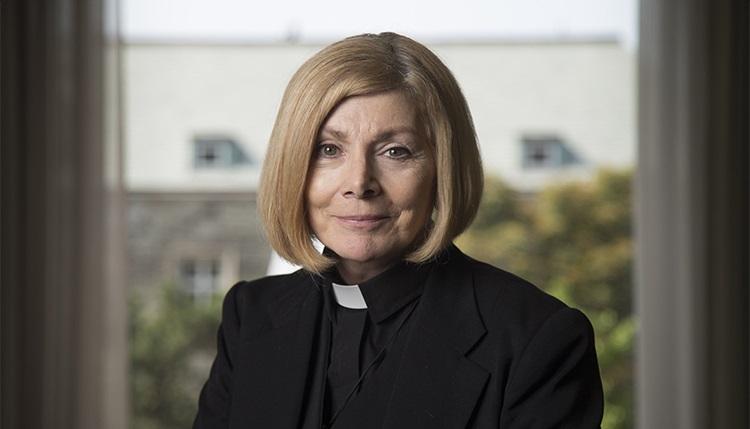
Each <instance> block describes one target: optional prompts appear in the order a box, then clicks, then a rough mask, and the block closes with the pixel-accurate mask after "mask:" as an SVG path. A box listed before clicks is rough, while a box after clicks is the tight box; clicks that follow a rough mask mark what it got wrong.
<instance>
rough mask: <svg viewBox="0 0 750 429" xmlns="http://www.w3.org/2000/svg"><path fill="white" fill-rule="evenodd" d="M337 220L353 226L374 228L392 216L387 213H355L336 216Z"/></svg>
mask: <svg viewBox="0 0 750 429" xmlns="http://www.w3.org/2000/svg"><path fill="white" fill-rule="evenodd" d="M334 217H335V218H336V220H338V221H339V222H340V223H342V224H344V225H346V226H349V227H353V228H363V229H369V228H374V227H377V226H380V225H381V224H382V223H384V222H385V221H386V220H387V219H389V218H390V216H387V215H377V214H373V215H353V216H334Z"/></svg>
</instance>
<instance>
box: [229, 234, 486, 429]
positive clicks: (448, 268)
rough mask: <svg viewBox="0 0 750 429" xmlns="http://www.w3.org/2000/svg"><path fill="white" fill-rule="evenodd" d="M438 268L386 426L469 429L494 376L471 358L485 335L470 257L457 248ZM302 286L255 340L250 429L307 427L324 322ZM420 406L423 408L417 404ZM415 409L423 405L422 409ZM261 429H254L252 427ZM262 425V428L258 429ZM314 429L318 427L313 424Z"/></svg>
mask: <svg viewBox="0 0 750 429" xmlns="http://www.w3.org/2000/svg"><path fill="white" fill-rule="evenodd" d="M446 252H447V254H446V255H444V256H445V257H443V258H440V259H439V260H438V261H436V262H434V263H433V265H434V267H433V270H432V272H431V273H430V274H429V276H428V278H427V280H426V284H425V289H424V292H423V295H422V297H421V299H420V303H419V307H418V308H417V310H416V313H415V314H414V316H413V317H414V318H415V319H416V320H415V322H416V324H415V325H414V328H413V329H414V331H413V332H412V334H411V335H410V337H409V342H408V343H407V345H406V348H405V351H404V355H403V360H402V363H401V369H400V372H399V376H398V377H397V380H396V382H395V385H394V387H393V389H394V390H393V395H392V396H391V399H390V401H389V404H388V407H387V410H388V411H387V414H386V416H385V419H384V425H383V427H384V428H388V427H409V428H421V427H425V428H427V427H435V425H436V423H437V422H439V424H438V426H442V427H465V425H466V424H467V422H468V420H469V419H470V417H471V414H472V411H473V409H474V406H475V405H476V402H477V400H478V399H479V398H480V396H481V394H482V392H483V390H484V386H485V385H486V383H487V379H488V377H489V372H488V371H487V370H485V369H484V368H482V367H481V366H480V365H479V364H477V363H475V362H473V361H471V360H470V359H468V358H467V357H466V354H467V353H468V352H469V351H470V350H471V349H472V347H473V346H474V345H475V344H476V343H477V342H478V341H479V340H480V339H481V338H482V337H483V336H484V334H485V333H486V329H485V325H484V323H483V322H482V319H481V316H480V314H479V310H478V307H477V302H476V297H475V292H474V284H473V278H472V274H471V270H470V269H469V267H468V262H469V261H468V258H467V257H466V256H465V255H464V254H463V253H462V252H461V251H460V250H458V248H456V247H455V246H451V247H450V248H449V249H448V250H447V251H446ZM289 280H290V281H294V282H297V283H299V284H300V286H303V287H288V288H284V290H285V292H284V293H282V294H279V295H278V296H277V298H276V300H274V301H273V302H272V303H271V304H269V308H267V309H266V310H267V312H265V313H266V314H267V315H268V319H267V320H268V321H269V322H270V323H269V325H270V326H267V327H266V329H260V331H264V332H259V331H256V332H257V335H256V336H255V337H254V338H249V339H248V341H250V342H252V343H253V344H252V350H253V351H254V353H253V362H243V366H244V367H246V368H248V370H247V374H246V377H243V378H244V379H243V380H242V383H243V384H244V383H247V385H248V386H252V390H253V391H255V392H262V393H257V394H254V395H252V398H249V399H251V400H250V401H248V405H249V406H250V407H251V408H252V410H247V411H249V412H248V413H246V414H245V413H243V414H245V415H246V416H249V418H250V420H251V421H247V420H245V422H246V424H247V427H263V425H266V426H267V427H278V428H289V429H291V428H299V427H305V428H306V427H308V426H307V424H308V423H301V422H300V421H299V419H300V416H301V414H302V411H303V410H302V407H303V405H304V404H303V400H304V396H305V391H306V388H308V387H309V386H307V384H306V383H310V380H309V377H308V372H309V369H310V365H311V362H314V361H315V358H316V356H313V354H314V353H313V350H314V349H315V347H314V346H315V341H316V338H317V335H318V332H316V331H317V330H319V326H320V321H321V320H322V319H321V318H322V316H323V315H322V305H321V303H322V294H321V291H320V289H319V288H318V287H317V283H316V281H315V277H314V276H311V275H310V274H308V273H306V272H304V271H298V272H297V273H295V274H294V275H293V276H289ZM415 401H416V402H415ZM415 403H418V404H419V406H418V407H415ZM252 423H255V424H252ZM256 425H257V426H256ZM309 427H315V426H312V425H311V426H309Z"/></svg>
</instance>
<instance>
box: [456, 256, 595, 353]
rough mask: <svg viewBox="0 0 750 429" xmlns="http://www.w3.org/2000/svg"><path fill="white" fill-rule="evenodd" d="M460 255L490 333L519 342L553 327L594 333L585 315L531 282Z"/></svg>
mask: <svg viewBox="0 0 750 429" xmlns="http://www.w3.org/2000/svg"><path fill="white" fill-rule="evenodd" d="M456 250H457V249H456ZM457 256H458V258H459V259H460V260H461V261H460V262H461V264H462V266H463V270H465V272H466V273H467V274H468V276H470V277H471V281H472V284H473V290H474V294H475V298H476V303H477V307H478V309H479V312H480V314H481V317H482V320H483V321H484V323H485V326H486V327H487V329H488V331H490V332H492V331H502V332H503V333H504V334H510V335H511V336H512V337H515V340H516V341H519V343H525V342H527V341H528V340H530V339H531V337H534V336H535V335H537V334H541V333H543V332H546V331H547V330H549V329H550V327H551V326H552V325H554V326H565V327H567V328H568V329H569V330H573V331H577V332H579V333H581V334H583V335H588V333H592V329H591V324H590V322H589V321H588V319H587V318H586V316H584V315H583V313H582V312H580V311H579V310H576V309H574V308H571V307H569V306H568V305H567V304H566V303H564V302H562V301H561V300H560V299H558V298H555V297H554V296H552V295H550V294H549V293H547V292H545V291H544V290H542V289H540V288H539V287H538V286H536V285H534V284H532V283H531V282H529V281H527V280H525V279H523V278H521V277H519V276H517V275H515V274H513V273H510V272H508V271H506V270H503V269H501V268H497V267H494V266H492V265H490V264H487V263H485V262H481V261H478V260H476V259H474V258H471V257H470V256H468V255H466V254H464V253H462V252H460V251H459V254H458V255H457ZM542 328H544V329H542ZM552 330H554V328H553V329H552ZM517 345H520V344H517Z"/></svg>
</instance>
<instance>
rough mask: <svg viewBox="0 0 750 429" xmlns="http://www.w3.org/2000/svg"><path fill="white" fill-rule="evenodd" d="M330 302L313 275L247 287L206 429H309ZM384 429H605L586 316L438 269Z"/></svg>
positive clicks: (498, 277)
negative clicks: (314, 372)
mask: <svg viewBox="0 0 750 429" xmlns="http://www.w3.org/2000/svg"><path fill="white" fill-rule="evenodd" d="M322 310H323V306H322V293H321V292H320V290H319V289H318V288H317V287H316V286H315V283H314V281H313V279H312V277H311V275H310V274H309V273H307V272H305V271H302V270H300V271H297V272H295V273H293V274H289V275H283V276H274V277H266V278H262V279H260V280H256V281H253V282H240V283H238V284H237V285H235V286H234V287H233V288H232V289H231V290H230V291H229V292H228V293H227V296H226V298H225V301H224V309H223V316H222V323H221V327H220V328H219V337H218V353H217V356H216V360H215V361H214V364H213V366H212V368H211V373H210V376H209V379H208V381H207V382H206V385H205V386H204V388H203V390H202V391H201V395H200V400H199V406H198V408H199V409H198V415H197V417H196V420H195V424H194V428H195V429H209V428H210V429H219V428H237V429H239V428H264V429H266V428H288V429H292V428H298V427H302V426H303V422H299V421H298V420H299V419H300V417H299V416H300V415H301V410H302V406H303V404H302V401H303V397H304V393H305V391H304V390H305V387H306V385H307V383H309V382H310V380H309V377H308V374H307V369H308V362H309V361H310V359H311V353H312V352H311V350H312V349H313V346H314V344H313V338H315V337H316V335H315V334H316V330H318V329H320V323H321V321H322V320H323V318H322V317H321V313H322ZM413 318H414V319H415V321H414V322H415V324H414V325H413V328H412V329H413V330H414V331H413V333H412V334H411V335H410V336H409V343H407V345H406V349H405V352H404V355H403V361H402V362H401V370H400V373H399V377H398V378H397V381H396V383H395V384H394V386H393V393H392V395H391V400H390V402H389V404H388V406H387V412H386V415H385V419H384V422H385V423H384V426H383V427H384V428H502V429H511V428H514V429H515V428H518V429H520V428H534V429H542V428H598V427H599V425H600V422H601V418H602V412H603V395H602V386H601V380H600V376H599V369H598V365H597V360H596V354H595V350H594V333H593V329H592V327H591V324H590V323H589V321H588V320H587V319H586V317H585V316H584V315H583V314H582V313H581V312H580V311H578V310H575V309H571V308H569V307H567V306H566V305H565V304H563V303H562V302H560V301H559V300H557V299H555V298H553V297H551V296H550V295H548V294H546V293H544V292H543V291H541V290H540V289H538V288H536V287H535V286H533V285H532V284H530V283H528V282H526V281H524V280H522V279H520V278H519V277H516V276H514V275H513V274H510V273H508V272H505V271H502V270H500V269H497V268H494V267H492V266H490V265H487V264H484V263H482V262H478V261H475V260H473V259H471V258H469V257H468V256H466V255H464V254H463V253H461V251H459V250H458V249H457V248H455V247H451V249H450V250H449V257H448V258H447V261H446V262H444V263H441V264H436V268H435V269H434V270H433V272H432V274H431V275H430V276H429V278H428V280H427V282H426V285H425V289H424V292H423V295H422V297H421V301H420V304H419V307H418V308H417V310H416V312H415V314H414V316H413Z"/></svg>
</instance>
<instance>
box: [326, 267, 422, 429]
mask: <svg viewBox="0 0 750 429" xmlns="http://www.w3.org/2000/svg"><path fill="white" fill-rule="evenodd" d="M429 269H430V265H429V264H425V265H416V264H412V263H409V262H401V263H399V264H397V265H395V266H393V267H391V268H389V269H388V270H386V271H384V272H383V273H381V274H379V275H378V276H376V277H374V278H372V279H370V280H368V281H366V282H363V283H361V284H360V285H359V289H360V291H361V293H362V296H363V297H364V300H365V303H366V304H367V308H366V309H350V308H346V307H343V306H341V305H339V304H338V303H337V302H336V299H335V297H334V293H333V288H332V286H331V283H332V282H334V283H339V284H343V283H344V282H343V281H342V280H341V278H340V277H339V276H338V273H337V272H336V270H335V269H333V270H330V271H329V272H328V273H326V274H325V277H324V281H323V282H322V286H323V290H324V306H325V314H326V315H327V317H328V321H329V322H330V329H331V331H330V332H331V335H330V336H328V337H329V338H330V344H329V345H328V348H329V354H328V359H327V360H326V363H325V365H324V366H325V367H326V387H325V395H324V405H323V426H324V427H328V424H329V423H331V420H332V419H334V421H333V425H332V426H331V427H333V428H337V427H341V428H344V427H358V428H366V427H373V428H374V427H380V426H381V425H382V418H383V415H384V411H385V409H386V407H387V405H388V400H389V398H390V392H391V390H392V387H393V381H394V380H395V377H396V375H397V373H398V366H399V365H398V364H399V362H400V360H401V359H400V358H401V355H402V354H403V346H404V345H405V343H406V338H407V336H408V332H409V328H410V324H411V323H410V322H411V321H412V320H413V318H412V317H411V315H412V313H413V311H414V310H415V308H416V306H417V305H418V303H419V298H420V296H421V294H422V291H423V289H424V283H425V279H426V278H427V274H428V272H429ZM384 349H385V350H384ZM375 359H377V362H375ZM369 366H372V367H371V368H370V369H369V370H367V368H368V367H369ZM365 371H367V373H366V374H365V375H364V378H363V380H362V381H361V382H360V384H359V386H357V382H358V381H359V379H360V377H361V376H362V375H363V373H364V372H365ZM348 396H351V397H350V398H348V399H347V397H348Z"/></svg>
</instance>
